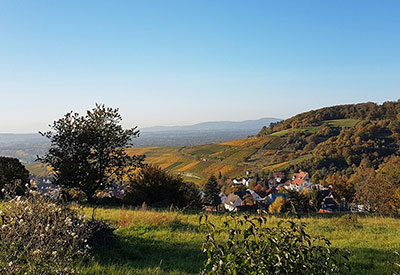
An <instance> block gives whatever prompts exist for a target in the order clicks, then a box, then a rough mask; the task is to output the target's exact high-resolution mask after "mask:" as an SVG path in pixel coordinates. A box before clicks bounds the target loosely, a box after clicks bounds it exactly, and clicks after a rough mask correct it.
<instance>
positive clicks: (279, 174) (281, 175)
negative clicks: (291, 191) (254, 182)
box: [273, 172, 285, 182]
mask: <svg viewBox="0 0 400 275" xmlns="http://www.w3.org/2000/svg"><path fill="white" fill-rule="evenodd" d="M273 177H274V179H275V180H276V182H281V181H282V180H284V179H285V174H284V173H282V172H274V173H273Z"/></svg>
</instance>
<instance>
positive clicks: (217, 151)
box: [27, 119, 362, 183]
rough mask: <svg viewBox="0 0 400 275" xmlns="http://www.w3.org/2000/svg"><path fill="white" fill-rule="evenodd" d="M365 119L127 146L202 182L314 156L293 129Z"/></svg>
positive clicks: (40, 170) (37, 167)
mask: <svg viewBox="0 0 400 275" xmlns="http://www.w3.org/2000/svg"><path fill="white" fill-rule="evenodd" d="M361 122H362V121H361V120H356V119H340V120H330V121H326V122H325V123H323V124H322V125H321V126H319V127H304V128H292V129H288V130H283V131H279V132H275V133H272V134H269V135H266V136H259V137H249V138H245V139H238V140H233V141H229V142H222V143H215V144H205V145H196V146H182V147H179V146H173V147H145V148H143V147H140V148H128V149H127V152H128V153H129V154H132V155H133V154H145V155H146V162H147V163H151V164H154V165H157V166H159V167H161V168H163V169H166V170H168V171H171V172H175V173H178V174H180V175H182V176H183V177H184V178H185V179H186V180H189V181H193V182H195V183H202V182H204V181H206V180H207V178H208V177H209V176H210V175H218V173H219V172H221V173H222V175H224V176H227V177H229V178H232V177H241V176H243V175H245V173H246V171H247V170H250V171H251V172H254V173H262V172H266V171H272V170H281V169H285V168H287V167H289V166H290V165H293V164H296V163H299V162H301V161H303V160H306V159H310V158H312V151H305V150H303V151H302V150H295V149H294V148H293V146H292V144H288V139H289V135H290V134H291V133H308V134H314V133H316V132H317V131H318V130H320V129H321V127H323V126H324V125H329V127H335V128H344V127H357V125H359V124H360V123H361ZM27 168H28V169H29V170H30V171H31V173H35V174H41V175H43V174H45V173H46V172H47V171H46V170H45V168H44V166H43V165H41V164H38V163H35V164H31V165H28V166H27Z"/></svg>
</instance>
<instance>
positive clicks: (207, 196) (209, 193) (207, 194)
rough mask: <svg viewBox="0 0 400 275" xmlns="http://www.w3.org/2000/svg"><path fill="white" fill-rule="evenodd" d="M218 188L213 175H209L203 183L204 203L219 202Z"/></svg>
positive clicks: (217, 203)
mask: <svg viewBox="0 0 400 275" xmlns="http://www.w3.org/2000/svg"><path fill="white" fill-rule="evenodd" d="M219 193H220V190H219V188H218V181H217V178H216V177H215V176H211V177H210V178H209V179H208V181H207V183H206V184H205V185H204V204H206V205H212V206H217V205H219V204H220V203H221V198H220V197H219Z"/></svg>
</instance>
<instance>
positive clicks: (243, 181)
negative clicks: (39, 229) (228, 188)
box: [232, 178, 253, 187]
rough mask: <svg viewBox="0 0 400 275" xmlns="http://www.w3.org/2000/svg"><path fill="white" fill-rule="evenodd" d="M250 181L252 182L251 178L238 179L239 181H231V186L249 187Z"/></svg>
mask: <svg viewBox="0 0 400 275" xmlns="http://www.w3.org/2000/svg"><path fill="white" fill-rule="evenodd" d="M252 181H253V178H239V179H233V180H232V182H233V184H236V185H244V186H246V187H249V185H250V183H251V182H252Z"/></svg>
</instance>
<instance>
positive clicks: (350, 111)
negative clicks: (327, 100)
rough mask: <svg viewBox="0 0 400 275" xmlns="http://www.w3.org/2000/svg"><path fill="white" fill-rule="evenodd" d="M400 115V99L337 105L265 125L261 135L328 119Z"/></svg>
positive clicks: (395, 116) (306, 125)
mask: <svg viewBox="0 0 400 275" xmlns="http://www.w3.org/2000/svg"><path fill="white" fill-rule="evenodd" d="M399 117H400V99H399V100H397V101H387V102H384V103H383V104H381V105H379V104H376V103H373V102H368V103H359V104H347V105H337V106H332V107H325V108H321V109H318V110H312V111H308V112H305V113H301V114H298V115H296V116H294V117H291V118H289V119H286V120H283V121H281V122H277V123H273V124H271V127H269V128H267V127H264V128H263V129H262V130H261V132H260V133H259V135H263V134H270V133H273V132H278V131H282V130H285V129H291V128H301V127H310V126H321V125H322V124H323V123H324V122H325V121H326V120H335V119H359V120H395V119H398V118H399Z"/></svg>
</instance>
